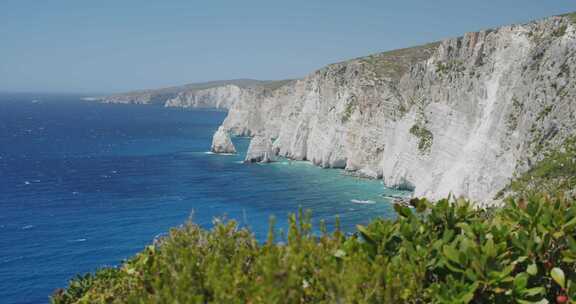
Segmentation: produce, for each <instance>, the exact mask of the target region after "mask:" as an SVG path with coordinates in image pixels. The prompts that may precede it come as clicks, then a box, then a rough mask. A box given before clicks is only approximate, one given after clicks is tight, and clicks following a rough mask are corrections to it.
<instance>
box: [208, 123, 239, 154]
mask: <svg viewBox="0 0 576 304" xmlns="http://www.w3.org/2000/svg"><path fill="white" fill-rule="evenodd" d="M210 150H211V151H212V152H214V153H229V154H232V153H236V148H235V147H234V144H233V143H232V139H231V138H230V134H228V131H226V129H225V128H224V127H222V126H221V127H219V128H218V131H216V133H214V137H213V138H212V148H211V149H210Z"/></svg>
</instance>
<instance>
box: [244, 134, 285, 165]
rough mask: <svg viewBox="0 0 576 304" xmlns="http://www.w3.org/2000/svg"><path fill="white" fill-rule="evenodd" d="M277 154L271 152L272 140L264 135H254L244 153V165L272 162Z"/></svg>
mask: <svg viewBox="0 0 576 304" xmlns="http://www.w3.org/2000/svg"><path fill="white" fill-rule="evenodd" d="M276 154H277V153H275V152H274V151H273V148H272V139H271V138H270V137H269V136H266V135H256V136H254V137H253V138H252V140H251V141H250V146H249V147H248V151H247V152H246V158H245V159H244V162H246V163H269V162H272V161H274V157H275V155H276Z"/></svg>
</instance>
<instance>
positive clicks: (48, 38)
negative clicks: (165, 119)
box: [0, 0, 576, 93]
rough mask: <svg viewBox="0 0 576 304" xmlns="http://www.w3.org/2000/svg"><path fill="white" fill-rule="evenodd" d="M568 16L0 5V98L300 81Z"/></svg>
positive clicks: (451, 6)
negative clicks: (385, 55) (343, 64)
mask: <svg viewBox="0 0 576 304" xmlns="http://www.w3.org/2000/svg"><path fill="white" fill-rule="evenodd" d="M571 11H576V1H574V0H483V1H466V0H437V1H431V0H419V1H417V0H401V1H385V0H380V1H372V0H365V1H362V0H356V1H352V0H346V1H344V0H342V1H341V0H290V1H274V0H267V1H260V0H257V1H253V0H242V1H240V0H229V1H225V0H210V1H197V0H187V1H185V0H163V1H162V0H97V1H88V0H59V1H57V0H0V91H18V92H79V93H92V92H98V93H110V92H120V91H125V90H133V89H143V88H158V87H164V86H170V85H179V84H186V83H193V82H203V81H209V80H223V79H237V78H251V79H261V80H269V79H288V78H299V77H303V76H305V75H306V74H308V73H310V72H312V71H314V70H315V69H318V68H321V67H322V66H324V65H326V64H329V63H334V62H338V61H342V60H346V59H350V58H354V57H359V56H364V55H368V54H371V53H375V52H381V51H385V50H390V49H395V48H401V47H408V46H413V45H418V44H423V43H427V42H431V41H437V40H440V39H444V38H449V37H454V36H460V35H462V34H463V33H465V32H471V31H478V30H482V29H486V28H490V27H495V26H499V25H506V24H511V23H522V22H528V21H531V20H533V19H538V18H542V17H546V16H550V15H557V14H562V13H567V12H571Z"/></svg>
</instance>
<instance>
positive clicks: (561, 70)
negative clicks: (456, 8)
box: [223, 17, 576, 201]
mask: <svg viewBox="0 0 576 304" xmlns="http://www.w3.org/2000/svg"><path fill="white" fill-rule="evenodd" d="M575 53H576V26H575V25H574V23H573V22H572V21H571V20H570V18H568V17H552V18H548V19H545V20H542V21H538V22H534V23H530V24H525V25H518V26H506V27H502V28H499V29H496V30H488V31H482V32H478V33H469V34H466V35H465V36H464V37H460V38H455V39H449V40H445V41H442V42H440V43H436V44H430V45H426V46H421V47H417V48H411V49H404V50H397V51H392V52H387V53H382V54H378V55H373V56H370V57H365V58H359V59H355V60H351V61H348V62H344V63H339V64H334V65H331V66H328V67H326V68H324V69H322V70H319V71H317V72H315V73H313V74H311V75H309V76H308V77H306V78H304V79H302V80H298V81H295V82H293V83H290V84H287V85H285V86H283V87H280V88H276V89H274V90H271V91H268V92H261V91H257V92H255V91H252V92H245V95H244V97H243V98H240V99H239V100H238V101H237V102H235V103H233V105H232V106H231V108H230V112H229V115H228V117H227V118H226V120H225V121H224V123H223V126H224V127H225V128H226V129H228V130H231V131H232V132H233V133H234V134H237V135H257V134H258V135H265V136H268V137H270V138H273V139H274V151H275V153H277V154H279V155H281V156H285V157H289V158H292V159H299V160H309V161H312V162H313V163H314V164H316V165H319V166H322V167H329V168H345V169H347V170H350V171H356V172H357V173H358V174H360V175H365V176H370V177H375V178H383V180H384V182H385V183H386V185H388V186H394V187H406V188H412V189H414V191H415V195H417V196H426V197H430V198H433V199H435V198H440V197H445V196H447V195H448V194H449V193H450V192H452V193H454V194H455V195H458V196H460V195H463V196H466V197H469V198H472V199H474V200H480V201H485V200H490V199H491V198H493V197H494V195H495V194H496V192H498V191H499V190H500V189H502V188H503V187H504V186H505V185H506V184H507V183H508V182H509V181H510V179H511V178H512V177H513V175H514V174H515V173H521V172H523V171H525V170H527V169H528V168H529V167H530V166H531V164H533V163H534V161H536V160H538V159H540V158H541V157H542V153H541V150H542V149H541V148H542V147H544V146H555V145H559V144H561V143H562V141H563V140H564V139H566V138H567V136H568V135H569V134H570V133H571V132H574V131H575V129H576V119H575V115H576V101H575V95H576V80H575V78H574V75H576V71H574V69H575V68H576V62H575V61H576V58H575Z"/></svg>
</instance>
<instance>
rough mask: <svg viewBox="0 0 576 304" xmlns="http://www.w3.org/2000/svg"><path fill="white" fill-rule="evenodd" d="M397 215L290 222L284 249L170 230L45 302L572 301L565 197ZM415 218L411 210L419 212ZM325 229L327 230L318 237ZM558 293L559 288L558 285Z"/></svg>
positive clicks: (572, 210) (571, 243)
mask: <svg viewBox="0 0 576 304" xmlns="http://www.w3.org/2000/svg"><path fill="white" fill-rule="evenodd" d="M412 204H413V205H414V206H415V207H416V208H414V209H410V208H407V207H397V212H398V214H399V216H398V218H397V219H396V220H376V221H373V222H372V223H371V224H369V225H368V226H366V227H359V228H358V233H356V234H355V235H352V236H344V235H343V234H342V233H341V232H340V231H338V230H336V231H334V232H332V233H327V232H324V233H323V234H322V235H316V236H315V235H313V234H311V232H310V231H311V225H310V222H309V220H307V219H308V217H307V216H306V215H302V214H300V215H299V216H292V217H291V221H290V222H291V225H290V229H289V233H288V235H287V237H286V240H285V243H277V242H275V241H274V234H273V233H271V234H270V237H269V241H268V242H266V243H265V244H259V243H257V242H256V240H255V239H254V237H253V236H252V234H251V233H250V232H249V231H247V230H244V229H239V228H238V227H237V226H236V224H235V223H234V222H228V223H219V224H217V225H216V226H215V228H213V229H212V230H211V231H207V230H203V229H201V228H199V227H198V226H196V225H194V224H190V223H189V224H187V225H185V226H183V227H181V228H179V229H173V230H172V231H171V232H170V234H169V236H167V237H166V238H164V239H162V240H161V241H159V242H158V243H157V244H156V245H154V246H149V247H147V248H146V249H145V250H144V251H143V252H141V253H140V254H138V255H137V256H135V257H134V258H132V259H130V260H128V261H126V262H125V263H124V264H123V265H122V266H120V267H118V268H105V269H101V270H99V271H98V272H96V273H95V274H88V275H85V276H82V277H78V278H77V279H75V280H73V281H71V282H70V285H69V286H68V288H67V289H65V290H58V291H56V292H55V294H54V295H53V298H52V302H53V303H533V302H536V301H542V302H539V303H545V302H543V301H545V300H549V301H550V302H555V298H556V297H557V296H559V295H567V296H569V297H571V298H572V299H576V285H574V283H573V282H574V280H575V279H576V241H575V240H574V236H575V235H576V205H575V204H574V203H573V202H572V201H567V200H564V199H563V198H547V197H535V198H533V199H531V200H528V201H524V200H518V201H508V203H507V205H506V206H505V207H503V208H501V209H495V210H476V209H474V208H473V206H472V204H470V203H468V202H466V201H457V202H455V203H454V204H449V203H448V201H446V200H442V201H439V202H436V203H435V204H430V203H429V202H427V201H425V200H414V201H413V202H412ZM416 210H417V211H416ZM323 231H325V229H323ZM563 288H564V289H563Z"/></svg>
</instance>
